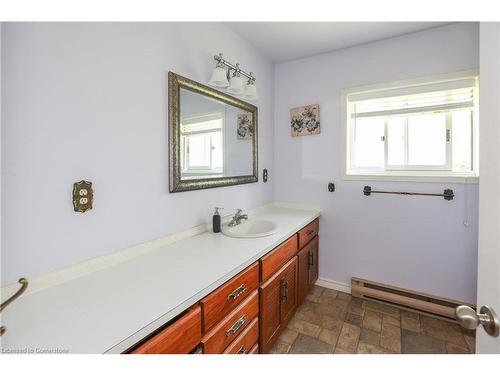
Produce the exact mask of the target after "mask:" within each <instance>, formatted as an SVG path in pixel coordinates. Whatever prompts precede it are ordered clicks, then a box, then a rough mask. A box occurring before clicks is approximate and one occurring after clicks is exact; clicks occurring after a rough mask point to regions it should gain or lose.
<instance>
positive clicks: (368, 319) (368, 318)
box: [363, 310, 382, 332]
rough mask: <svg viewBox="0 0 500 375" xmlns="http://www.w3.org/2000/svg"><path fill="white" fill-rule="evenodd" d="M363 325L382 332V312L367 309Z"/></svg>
mask: <svg viewBox="0 0 500 375" xmlns="http://www.w3.org/2000/svg"><path fill="white" fill-rule="evenodd" d="M363 327H365V328H367V329H371V330H372V331H375V332H380V329H381V327H382V314H381V313H379V312H376V311H371V310H367V311H365V315H364V317H363Z"/></svg>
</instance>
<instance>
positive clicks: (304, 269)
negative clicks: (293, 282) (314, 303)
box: [297, 248, 309, 305]
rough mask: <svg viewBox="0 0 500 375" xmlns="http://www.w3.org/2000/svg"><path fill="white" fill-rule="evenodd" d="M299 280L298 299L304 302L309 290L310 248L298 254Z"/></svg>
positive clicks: (299, 302) (300, 302)
mask: <svg viewBox="0 0 500 375" xmlns="http://www.w3.org/2000/svg"><path fill="white" fill-rule="evenodd" d="M297 266H298V271H297V273H298V277H297V278H298V282H297V300H298V304H299V305H300V304H302V303H303V302H304V300H305V299H306V296H307V293H308V292H309V249H307V248H304V249H302V250H300V251H299V253H298V254H297Z"/></svg>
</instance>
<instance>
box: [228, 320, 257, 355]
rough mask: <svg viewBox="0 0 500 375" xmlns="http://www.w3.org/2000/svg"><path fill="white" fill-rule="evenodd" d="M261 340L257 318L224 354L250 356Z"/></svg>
mask: <svg viewBox="0 0 500 375" xmlns="http://www.w3.org/2000/svg"><path fill="white" fill-rule="evenodd" d="M258 340H259V319H257V318H255V319H254V320H252V322H251V323H250V324H249V325H248V327H247V328H245V330H244V331H243V332H242V333H241V335H240V337H238V338H237V339H236V340H234V342H233V343H232V344H231V345H229V346H228V347H227V349H226V350H224V354H249V353H250V351H251V350H252V348H253V347H254V346H255V345H256V344H257V341H258Z"/></svg>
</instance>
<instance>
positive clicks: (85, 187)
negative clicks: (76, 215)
mask: <svg viewBox="0 0 500 375" xmlns="http://www.w3.org/2000/svg"><path fill="white" fill-rule="evenodd" d="M93 201H94V191H93V190H92V182H90V181H84V180H82V181H79V182H75V183H74V184H73V208H74V209H75V211H76V212H85V211H88V210H91V209H92V203H93Z"/></svg>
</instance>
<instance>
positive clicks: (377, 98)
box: [348, 78, 476, 118]
mask: <svg viewBox="0 0 500 375" xmlns="http://www.w3.org/2000/svg"><path fill="white" fill-rule="evenodd" d="M475 87H476V81H475V79H474V78H470V79H461V80H456V81H448V82H437V83H432V84H424V85H418V86H410V87H402V88H392V89H385V90H377V91H369V92H362V93H356V94H352V95H349V96H348V102H349V106H350V107H351V117H352V118H363V117H379V116H397V115H407V114H411V113H425V112H440V111H450V110H455V109H464V108H471V107H473V106H474V94H475Z"/></svg>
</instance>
